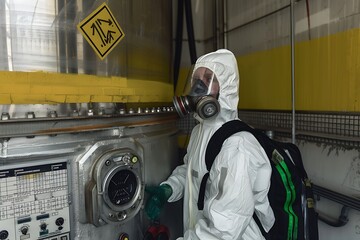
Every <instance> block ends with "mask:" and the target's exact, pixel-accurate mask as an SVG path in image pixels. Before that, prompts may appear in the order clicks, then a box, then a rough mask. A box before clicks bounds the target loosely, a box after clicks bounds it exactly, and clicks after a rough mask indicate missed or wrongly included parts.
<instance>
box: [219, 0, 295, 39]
mask: <svg viewBox="0 0 360 240" xmlns="http://www.w3.org/2000/svg"><path fill="white" fill-rule="evenodd" d="M291 1H292V0H291ZM289 6H290V4H287V5H285V6H283V7H281V8H279V9H276V10H274V11H271V12H269V13H267V14H265V15H263V16H260V17H258V18H255V19H252V20H250V21H248V22H245V23H243V24H241V25H239V26H236V27H233V28H231V29H229V30H227V31H226V32H225V33H230V32H232V31H234V30H237V29H239V28H243V27H245V26H247V25H250V24H252V23H254V22H257V21H259V20H261V19H264V18H267V17H269V16H271V15H273V14H275V13H278V12H280V11H282V10H284V9H286V8H288V7H289Z"/></svg>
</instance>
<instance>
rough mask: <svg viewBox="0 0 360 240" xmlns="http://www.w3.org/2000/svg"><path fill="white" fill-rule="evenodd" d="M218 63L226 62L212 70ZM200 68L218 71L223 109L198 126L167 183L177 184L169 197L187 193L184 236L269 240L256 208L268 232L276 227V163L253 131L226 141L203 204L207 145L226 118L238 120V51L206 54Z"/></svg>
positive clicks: (210, 179) (177, 198)
mask: <svg viewBox="0 0 360 240" xmlns="http://www.w3.org/2000/svg"><path fill="white" fill-rule="evenodd" d="M214 63H215V64H214ZM216 63H219V64H222V65H223V66H224V67H223V68H215V69H212V68H214V67H213V66H216ZM199 67H207V68H209V69H210V70H212V71H213V72H214V73H215V76H216V78H217V80H218V82H219V85H220V90H219V98H218V101H219V103H220V113H219V114H218V115H217V116H216V117H214V118H211V119H207V120H202V121H200V123H199V124H197V125H196V126H195V127H194V129H193V130H192V133H191V136H190V141H189V145H188V147H187V154H186V155H185V157H184V164H183V165H181V166H178V167H177V168H176V169H175V170H174V171H173V173H172V174H171V176H170V177H169V178H168V179H167V180H166V181H165V182H163V183H162V184H168V185H169V186H171V188H172V195H171V196H170V198H169V199H168V201H169V202H174V201H177V200H179V199H181V198H184V237H183V238H179V239H184V240H190V239H191V240H196V239H202V240H212V239H216V240H218V239H225V240H235V239H244V240H248V239H253V240H259V239H264V238H263V237H262V235H261V232H260V230H259V228H258V226H257V225H256V223H255V221H254V219H253V213H254V211H255V213H256V214H257V216H258V217H259V219H260V221H261V223H262V225H263V227H264V229H265V230H266V231H268V230H269V229H270V228H271V227H272V225H273V223H274V215H273V212H272V209H271V207H270V205H269V201H268V198H267V193H268V190H269V187H270V175H271V166H270V163H269V161H268V159H267V156H266V153H265V151H264V150H263V148H262V147H261V145H260V144H259V143H258V141H257V140H256V139H255V137H254V136H253V135H251V134H250V133H248V132H240V133H236V134H234V135H233V136H231V137H229V138H228V139H227V140H226V141H225V142H224V144H223V146H222V149H221V151H220V153H219V154H218V156H217V157H216V159H215V161H214V163H213V166H212V168H211V171H210V176H209V179H208V182H207V186H206V191H205V202H204V209H203V210H202V211H199V210H198V208H197V200H198V194H199V188H200V183H201V180H202V177H203V176H204V174H205V173H206V172H207V169H206V165H205V150H206V146H207V144H208V141H209V140H210V138H211V136H212V135H213V134H214V133H215V131H216V130H217V129H218V128H220V127H221V126H222V125H223V124H224V123H225V122H227V121H230V120H234V119H238V111H237V106H238V101H239V96H238V89H239V73H238V68H237V62H236V59H235V57H234V55H233V53H231V52H230V51H228V50H225V49H221V50H218V51H216V52H212V53H209V54H206V55H204V56H202V57H200V58H199V59H198V60H197V62H196V64H195V68H194V71H195V70H196V69H197V68H199ZM195 115H196V113H195ZM195 117H196V116H195Z"/></svg>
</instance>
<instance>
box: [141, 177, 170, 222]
mask: <svg viewBox="0 0 360 240" xmlns="http://www.w3.org/2000/svg"><path fill="white" fill-rule="evenodd" d="M145 191H146V192H147V193H149V194H150V197H149V199H148V200H147V202H146V205H145V212H146V214H147V215H148V217H149V219H150V220H156V219H158V218H159V216H160V212H161V210H162V208H163V207H164V205H165V203H166V202H167V200H168V199H169V197H170V196H171V194H172V189H171V187H170V186H169V185H167V184H163V185H161V186H155V187H154V186H146V187H145Z"/></svg>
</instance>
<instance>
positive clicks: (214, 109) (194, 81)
mask: <svg viewBox="0 0 360 240" xmlns="http://www.w3.org/2000/svg"><path fill="white" fill-rule="evenodd" d="M219 90H220V86H219V82H218V80H217V78H216V76H215V73H214V72H213V71H212V70H210V69H209V68H206V67H198V68H197V69H196V70H195V71H194V72H193V74H192V77H191V78H190V80H188V81H187V84H186V86H185V91H184V96H175V97H174V99H173V103H174V106H175V109H176V111H177V113H178V114H179V115H180V117H185V116H186V115H187V114H189V113H191V112H196V113H197V114H198V116H199V117H200V118H202V119H204V120H205V119H210V118H213V117H215V116H216V115H217V114H218V113H219V111H220V104H219V102H218V100H217V99H218V97H219Z"/></svg>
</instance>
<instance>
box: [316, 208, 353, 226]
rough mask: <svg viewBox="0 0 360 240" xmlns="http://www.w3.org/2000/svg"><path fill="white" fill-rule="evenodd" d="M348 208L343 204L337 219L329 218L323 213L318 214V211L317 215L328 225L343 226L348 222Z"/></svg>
mask: <svg viewBox="0 0 360 240" xmlns="http://www.w3.org/2000/svg"><path fill="white" fill-rule="evenodd" d="M349 210H350V208H349V207H346V206H343V207H342V208H341V213H340V216H339V218H338V219H336V220H333V219H331V218H330V217H329V216H326V215H324V214H320V213H319V212H318V213H319V215H318V219H319V220H320V221H322V222H324V223H326V224H327V225H329V226H332V227H342V226H345V225H346V224H347V223H348V222H349V218H348V215H349Z"/></svg>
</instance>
